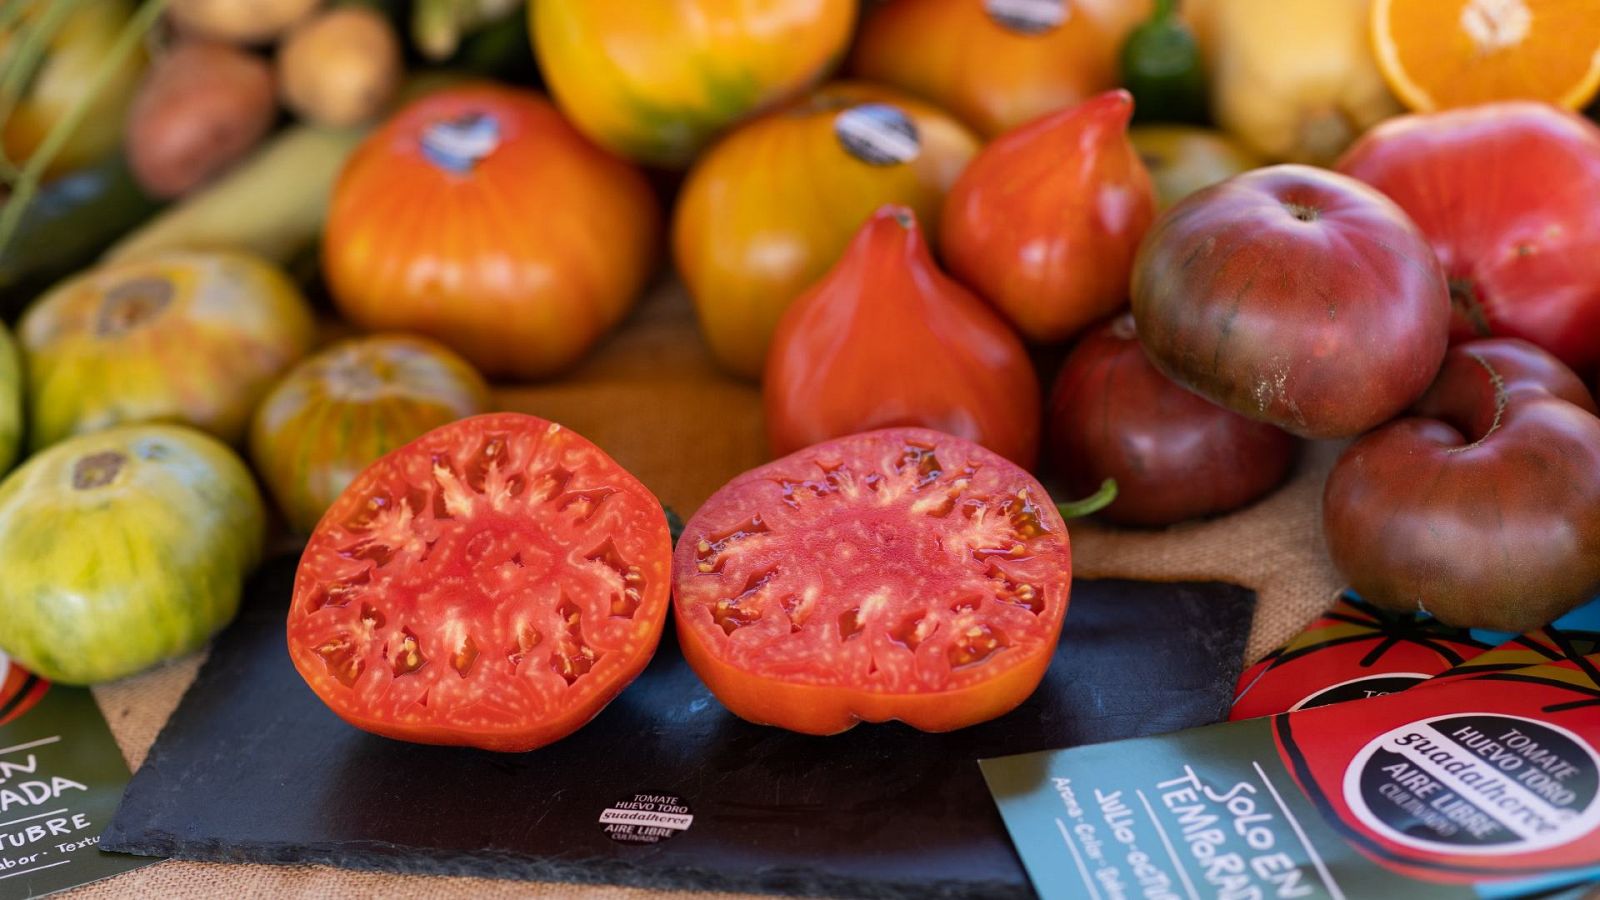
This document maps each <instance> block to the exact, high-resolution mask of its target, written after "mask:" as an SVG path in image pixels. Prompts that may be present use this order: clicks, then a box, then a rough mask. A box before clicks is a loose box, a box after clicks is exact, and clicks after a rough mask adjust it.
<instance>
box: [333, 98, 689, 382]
mask: <svg viewBox="0 0 1600 900" xmlns="http://www.w3.org/2000/svg"><path fill="white" fill-rule="evenodd" d="M660 230H661V222H660V211H659V210H658V209H657V207H656V199H655V195H654V193H653V192H652V191H651V189H650V186H649V184H647V183H646V182H645V179H644V176H643V175H641V174H640V173H639V172H638V171H637V170H636V169H634V168H633V167H631V166H629V165H628V164H627V163H624V162H622V161H621V160H619V159H617V158H616V157H613V156H611V155H610V154H608V153H606V152H605V151H603V150H600V149H599V148H598V147H596V146H594V145H593V144H591V143H590V142H589V140H588V139H587V138H585V137H583V136H582V135H581V134H579V133H578V132H577V130H576V129H574V128H573V127H572V126H571V125H570V124H568V123H567V121H566V120H565V119H563V118H562V117H561V114H560V113H559V112H557V111H556V108H555V107H554V106H553V105H551V104H550V102H549V101H548V100H545V99H544V98H543V97H541V96H539V95H538V94H535V93H533V92H532V91H525V90H516V89H512V88H506V87H500V86H497V85H493V84H477V85H469V86H464V87H456V88H446V89H443V90H439V91H436V92H434V93H431V94H428V95H427V96H424V97H423V98H421V99H420V100H416V101H414V102H413V103H411V104H410V105H409V106H407V107H405V108H404V109H402V110H401V111H400V112H399V113H397V114H396V115H395V116H394V117H393V118H391V119H390V120H389V121H388V122H387V123H385V124H384V125H383V127H381V128H379V129H378V130H377V131H376V132H374V133H373V134H372V135H371V136H369V137H368V138H367V139H366V141H365V142H363V143H362V145H361V146H360V147H359V148H358V149H357V150H356V152H355V155H354V156H352V157H351V159H350V161H349V162H348V163H347V164H346V166H345V169H344V172H343V173H342V174H341V175H340V176H339V181H338V183H337V184H336V185H335V186H334V190H333V197H332V199H331V201H330V205H329V209H328V225H327V229H326V231H325V234H324V239H323V246H322V260H323V266H324V270H325V272H326V275H327V279H328V286H329V288H330V289H331V290H332V292H333V297H334V301H335V302H336V304H337V305H338V307H339V310H340V311H341V312H343V313H344V314H345V315H346V316H347V317H348V318H349V319H350V320H351V321H353V322H355V323H356V324H357V325H360V326H361V327H363V328H366V329H369V330H374V331H414V332H420V333H423V334H427V335H429V336H430V337H435V338H438V339H439V340H441V341H443V342H444V343H445V344H447V345H449V346H450V347H451V348H452V349H454V350H456V351H458V352H460V353H461V354H462V355H463V356H465V357H466V358H467V359H468V360H470V361H471V362H472V363H473V364H474V365H476V366H477V367H478V368H479V369H482V370H483V371H484V372H485V373H487V374H490V375H496V376H511V377H517V378H542V377H544V376H548V375H552V374H554V373H556V372H559V371H561V370H563V369H565V368H567V367H569V366H571V365H572V364H573V363H574V362H576V361H577V360H578V359H579V358H580V357H582V356H583V355H584V353H586V352H587V351H588V350H589V349H590V348H591V347H593V346H594V344H595V343H596V342H597V341H599V340H600V338H601V337H602V336H604V335H605V333H606V332H608V331H610V330H611V328H612V327H613V326H615V325H616V324H617V323H618V322H620V321H621V320H622V317H623V315H624V314H626V313H627V311H628V310H629V309H630V308H631V307H632V306H633V303H634V301H635V300H636V299H637V298H638V295H639V292H640V290H641V289H642V288H643V287H644V282H645V279H646V278H647V277H648V276H649V275H650V272H651V270H652V268H653V266H654V261H655V254H656V249H657V244H658V242H659V238H660Z"/></svg>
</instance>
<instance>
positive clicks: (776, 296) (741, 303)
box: [672, 82, 978, 378]
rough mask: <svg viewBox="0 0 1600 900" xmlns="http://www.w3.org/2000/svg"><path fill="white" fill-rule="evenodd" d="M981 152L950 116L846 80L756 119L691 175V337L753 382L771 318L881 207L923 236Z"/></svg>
mask: <svg viewBox="0 0 1600 900" xmlns="http://www.w3.org/2000/svg"><path fill="white" fill-rule="evenodd" d="M977 150H978V139H977V137H976V136H974V135H973V134H972V132H970V131H968V130H967V128H966V126H964V125H962V124H961V123H959V122H957V121H956V120H955V119H954V118H952V117H951V116H949V115H947V114H946V113H944V112H942V111H940V110H938V109H936V108H934V107H932V106H929V105H928V104H926V103H923V102H921V101H917V100H913V99H911V98H909V97H907V96H905V95H904V94H901V93H900V92H898V91H895V90H893V89H890V88H884V87H879V86H876V85H869V84H861V83H850V82H841V83H837V84H832V85H828V86H826V87H823V88H821V89H820V90H818V91H816V92H814V93H813V94H811V95H810V96H808V97H806V98H805V99H803V100H800V101H799V102H797V103H794V104H792V105H790V106H788V107H785V108H783V109H780V110H776V111H774V112H772V113H769V114H767V115H765V116H762V117H761V118H759V119H756V120H754V121H752V122H750V123H748V124H746V125H744V126H742V127H741V128H739V129H738V130H736V131H734V132H733V133H732V134H730V135H728V137H727V138H725V139H724V140H722V141H721V142H719V143H718V144H717V145H716V146H714V147H712V148H711V150H710V151H709V152H707V153H706V154H705V156H703V157H702V158H701V159H700V161H699V162H698V163H696V164H695V167H694V169H693V170H691V171H690V173H689V178H688V180H687V181H686V182H685V184H684V187H683V192H682V195H681V196H680V197H679V199H678V207H677V211H676V217H675V219H674V221H673V226H672V241H673V253H674V256H675V257H676V259H677V264H678V271H679V273H680V274H681V275H682V276H683V280H684V282H685V283H686V284H687V285H688V288H689V292H690V294H691V295H692V296H693V297H694V301H695V309H696V312H697V313H698V314H699V318H700V329H701V332H702V333H703V334H704V335H705V337H706V341H707V342H708V343H709V344H710V345H711V351H712V353H713V355H715V356H716V358H717V360H718V361H719V362H720V363H721V364H722V365H723V366H724V367H726V368H727V369H728V370H730V371H732V372H734V373H736V374H739V375H742V376H745V377H747V378H755V377H757V376H759V375H760V373H761V368H762V365H763V362H764V361H765V359H766V353H767V345H768V344H769V343H770V342H771V340H772V333H773V331H774V330H775V329H776V328H777V325H778V318H779V317H780V316H781V315H782V314H783V311H784V309H786V308H787V307H788V305H789V303H790V301H792V300H793V299H794V298H795V297H796V296H798V295H799V294H800V292H801V291H803V290H805V288H807V287H808V286H810V285H811V283H812V282H814V281H816V280H817V279H819V278H821V277H822V275H823V274H824V273H826V272H827V271H828V268H829V267H830V266H832V265H833V263H834V262H835V261H836V260H837V259H838V258H839V256H840V255H841V254H842V253H843V252H844V249H845V247H846V246H847V245H848V244H849V243H850V239H851V237H852V236H854V235H855V232H856V230H857V229H858V228H860V227H861V223H862V222H864V221H866V219H867V217H868V216H870V215H872V213H873V212H874V211H875V210H877V209H878V207H880V206H883V205H884V204H886V203H898V204H902V205H905V206H908V207H910V208H911V209H912V210H913V211H914V212H915V214H916V216H917V218H918V220H920V221H922V222H926V223H928V228H929V230H930V231H932V230H933V229H934V227H935V225H936V223H937V221H938V216H939V210H940V206H941V204H942V202H943V200H944V195H945V192H946V191H948V190H949V188H950V185H951V184H952V183H953V182H954V181H955V179H956V176H958V175H959V174H960V173H961V170H962V169H963V168H964V167H965V166H966V164H967V160H969V159H971V158H972V156H973V154H974V153H976V152H977Z"/></svg>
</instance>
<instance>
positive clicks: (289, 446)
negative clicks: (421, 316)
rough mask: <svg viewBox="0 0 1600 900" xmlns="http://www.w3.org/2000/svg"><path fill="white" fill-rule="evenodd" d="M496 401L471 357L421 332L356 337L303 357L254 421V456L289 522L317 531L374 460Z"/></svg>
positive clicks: (251, 437)
mask: <svg viewBox="0 0 1600 900" xmlns="http://www.w3.org/2000/svg"><path fill="white" fill-rule="evenodd" d="M488 407H489V388H488V385H486V384H484V381H483V377H482V376H481V375H479V374H478V373H477V372H476V371H475V370H474V369H473V368H472V366H471V365H469V364H468V363H467V361H466V360H464V359H462V358H461V357H459V356H457V355H456V354H455V353H453V352H451V351H450V350H449V349H448V348H446V347H445V346H444V345H443V344H440V343H438V342H436V341H433V340H430V339H428V338H424V337H420V336H417V335H406V334H389V335H372V336H368V337H356V338H350V339H347V340H344V341H341V342H339V343H338V344H336V345H334V346H332V347H329V348H328V349H326V350H323V351H322V352H320V353H318V354H316V355H315V356H312V357H311V358H309V359H307V360H304V361H303V362H301V363H300V364H299V365H298V366H296V367H295V368H294V369H292V370H290V372H289V374H288V375H286V376H284V378H283V380H282V381H280V382H278V384H277V386H276V387H274V388H273V389H272V392H271V393H269V394H268V395H267V397H266V399H265V400H263V401H262V402H261V406H260V407H259V408H258V409H257V410H256V414H255V419H254V421H253V422H252V424H251V428H250V457H251V461H252V462H254V463H255V466H256V470H257V471H259V472H260V473H261V478H262V480H263V481H265V482H266V484H267V487H268V488H270V489H271V492H272V495H273V497H274V498H275V499H276V500H277V501H278V508H279V509H281V510H283V513H284V516H285V518H286V519H288V522H289V525H290V527H291V528H293V529H295V530H296V531H300V532H309V531H310V530H311V529H312V528H313V527H315V526H316V524H317V520H318V519H320V518H322V514H323V513H324V512H326V511H327V509H328V507H329V506H331V505H333V501H334V500H335V499H336V498H337V497H338V496H339V494H340V492H342V491H343V490H344V489H345V487H346V486H348V485H349V484H350V482H351V480H352V479H354V478H355V477H356V475H357V474H359V473H360V472H361V470H362V469H365V468H366V467H367V466H368V465H370V464H371V463H372V461H373V460H375V459H377V458H378V457H380V456H382V455H384V454H385V453H388V452H389V451H390V450H393V449H394V448H396V447H398V446H400V445H401V444H404V443H407V442H409V441H411V440H413V439H414V438H417V437H420V436H421V435H422V434H423V433H425V432H427V431H429V430H431V429H433V428H437V427H438V426H440V425H444V424H446V423H448V422H454V421H455V420H456V419H461V418H465V417H467V416H472V415H477V414H478V413H481V412H483V411H485V410H486V409H488Z"/></svg>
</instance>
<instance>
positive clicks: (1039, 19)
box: [983, 0, 1072, 34]
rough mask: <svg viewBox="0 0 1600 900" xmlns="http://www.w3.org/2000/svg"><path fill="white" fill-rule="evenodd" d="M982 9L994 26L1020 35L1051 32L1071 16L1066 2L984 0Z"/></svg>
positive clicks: (1052, 0)
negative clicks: (993, 22)
mask: <svg viewBox="0 0 1600 900" xmlns="http://www.w3.org/2000/svg"><path fill="white" fill-rule="evenodd" d="M983 8H984V11H986V12H987V13H988V14H989V18H991V19H993V20H994V21H995V24H997V25H999V26H1000V27H1001V28H1009V29H1010V30H1012V31H1015V32H1019V33H1021V34H1044V33H1045V32H1047V31H1053V30H1054V29H1056V28H1059V27H1061V23H1062V22H1065V21H1066V20H1067V18H1068V17H1069V16H1070V15H1071V14H1072V11H1071V9H1069V8H1068V7H1067V0H984V3H983Z"/></svg>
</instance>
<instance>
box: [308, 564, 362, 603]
mask: <svg viewBox="0 0 1600 900" xmlns="http://www.w3.org/2000/svg"><path fill="white" fill-rule="evenodd" d="M371 581H372V570H371V569H362V570H361V571H360V572H358V573H356V574H355V575H352V576H350V577H349V578H346V579H344V580H342V581H337V582H335V583H333V584H330V585H328V586H327V587H325V588H323V589H322V590H320V591H318V592H317V593H316V595H315V596H313V597H312V598H311V611H312V612H317V611H318V610H321V609H326V608H327V607H330V606H332V607H335V608H343V607H345V606H348V605H350V601H351V600H353V599H355V596H356V594H358V593H360V592H361V588H363V587H365V586H366V585H367V584H369V583H370V582H371Z"/></svg>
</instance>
